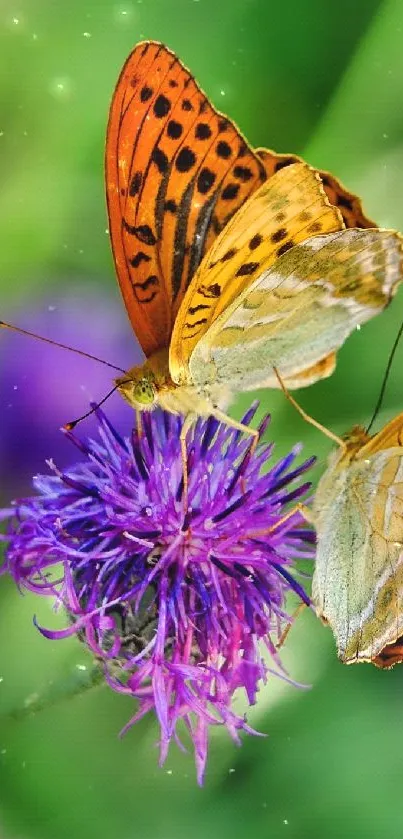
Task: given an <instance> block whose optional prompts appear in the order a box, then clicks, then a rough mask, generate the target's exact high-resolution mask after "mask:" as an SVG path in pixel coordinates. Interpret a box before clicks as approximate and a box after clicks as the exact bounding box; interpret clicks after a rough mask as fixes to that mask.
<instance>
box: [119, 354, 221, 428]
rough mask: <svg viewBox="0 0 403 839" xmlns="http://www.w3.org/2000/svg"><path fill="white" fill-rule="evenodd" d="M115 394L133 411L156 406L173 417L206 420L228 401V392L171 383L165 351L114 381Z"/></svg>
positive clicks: (213, 388) (212, 387)
mask: <svg viewBox="0 0 403 839" xmlns="http://www.w3.org/2000/svg"><path fill="white" fill-rule="evenodd" d="M116 384H117V386H118V390H119V392H120V393H121V395H122V396H123V398H124V399H125V400H126V402H128V403H129V405H131V407H132V408H134V409H135V410H137V411H148V410H152V409H153V408H156V407H157V406H158V407H160V408H162V409H163V410H165V411H169V412H170V413H173V414H183V415H184V416H189V415H195V416H203V417H207V416H209V415H210V414H214V413H215V412H216V411H217V409H221V408H224V407H225V405H226V403H227V401H229V399H230V392H229V389H228V388H224V387H220V388H219V389H217V388H215V387H214V385H212V386H211V387H204V388H202V387H199V388H197V387H195V386H194V385H193V384H191V383H190V384H188V385H187V384H184V383H182V384H180V383H177V382H174V381H173V379H172V377H171V374H170V370H169V356H168V350H159V351H158V352H156V353H154V354H153V355H152V356H150V358H148V359H147V361H145V362H144V364H143V365H141V366H137V367H132V369H131V370H128V372H127V374H125V375H124V376H120V377H119V378H118V379H116Z"/></svg>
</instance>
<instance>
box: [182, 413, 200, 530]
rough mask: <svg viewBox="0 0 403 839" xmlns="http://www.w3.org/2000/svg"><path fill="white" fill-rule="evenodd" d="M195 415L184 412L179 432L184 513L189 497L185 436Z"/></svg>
mask: <svg viewBox="0 0 403 839" xmlns="http://www.w3.org/2000/svg"><path fill="white" fill-rule="evenodd" d="M195 419H196V416H195V415H194V414H186V416H185V419H184V421H183V425H182V428H181V432H180V437H179V439H180V445H181V455H182V470H183V509H184V512H185V514H186V513H187V509H188V498H189V473H188V453H187V448H186V436H187V433H188V431H189V428H191V426H192V425H193V423H194V421H195Z"/></svg>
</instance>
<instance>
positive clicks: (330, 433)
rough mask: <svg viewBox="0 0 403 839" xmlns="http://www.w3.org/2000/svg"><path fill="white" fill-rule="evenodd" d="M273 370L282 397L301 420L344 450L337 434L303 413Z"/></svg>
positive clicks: (277, 373) (343, 444)
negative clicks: (284, 397) (282, 394)
mask: <svg viewBox="0 0 403 839" xmlns="http://www.w3.org/2000/svg"><path fill="white" fill-rule="evenodd" d="M273 370H274V372H275V374H276V376H277V379H278V382H279V385H280V387H281V390H282V391H283V393H284V396H286V397H287V399H288V401H289V402H291V405H292V406H293V407H294V408H295V409H296V411H298V413H299V414H300V415H301V417H302V419H304V420H305V422H309V424H310V425H313V426H314V428H317V429H318V431H321V432H322V434H324V435H325V436H326V437H329V438H330V440H333V441H334V442H335V443H337V445H338V446H340V448H342V449H345V448H346V443H345V441H344V440H342V438H341V437H338V436H337V434H333V431H330V429H329V428H326V426H325V425H321V423H320V422H318V421H317V420H316V419H314V418H313V417H311V415H310V414H307V413H306V411H304V409H303V408H301V405H299V404H298V402H297V400H296V399H294V397H293V396H291V393H290V392H289V390H287V388H286V386H285V384H284V382H283V380H282V378H281V376H280V373H279V372H278V370H277V368H276V367H273Z"/></svg>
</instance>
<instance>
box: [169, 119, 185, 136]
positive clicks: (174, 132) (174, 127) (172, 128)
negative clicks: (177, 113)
mask: <svg viewBox="0 0 403 839" xmlns="http://www.w3.org/2000/svg"><path fill="white" fill-rule="evenodd" d="M182 132H183V126H182V125H181V124H180V122H177V121H176V120H175V119H170V120H169V122H168V125H167V134H168V137H170V138H171V140H178V139H179V137H180V136H181V134H182Z"/></svg>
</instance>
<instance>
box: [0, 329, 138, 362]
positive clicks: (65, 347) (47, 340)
mask: <svg viewBox="0 0 403 839" xmlns="http://www.w3.org/2000/svg"><path fill="white" fill-rule="evenodd" d="M0 329H10V330H11V331H12V332H19V333H20V335H28V337H29V338H36V339H37V341H43V342H44V343H45V344H51V346H52V347H59V348H60V349H62V350H69V351H70V352H74V353H76V355H82V356H84V358H90V359H91V360H92V361H98V362H99V364H105V365H106V367H111V368H112V370H118V371H119V373H126V370H123V367H117V366H116V364H111V363H110V362H109V361H105V360H104V359H103V358H98V356H97V355H92V354H91V353H88V352H84V350H77V349H75V347H69V346H68V345H67V344H61V343H60V342H59V341H52V340H51V339H50V338H44V337H43V335H37V334H36V333H35V332H29V331H28V330H27V329H21V327H20V326H13V324H11V323H6V322H5V321H4V320H0Z"/></svg>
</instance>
